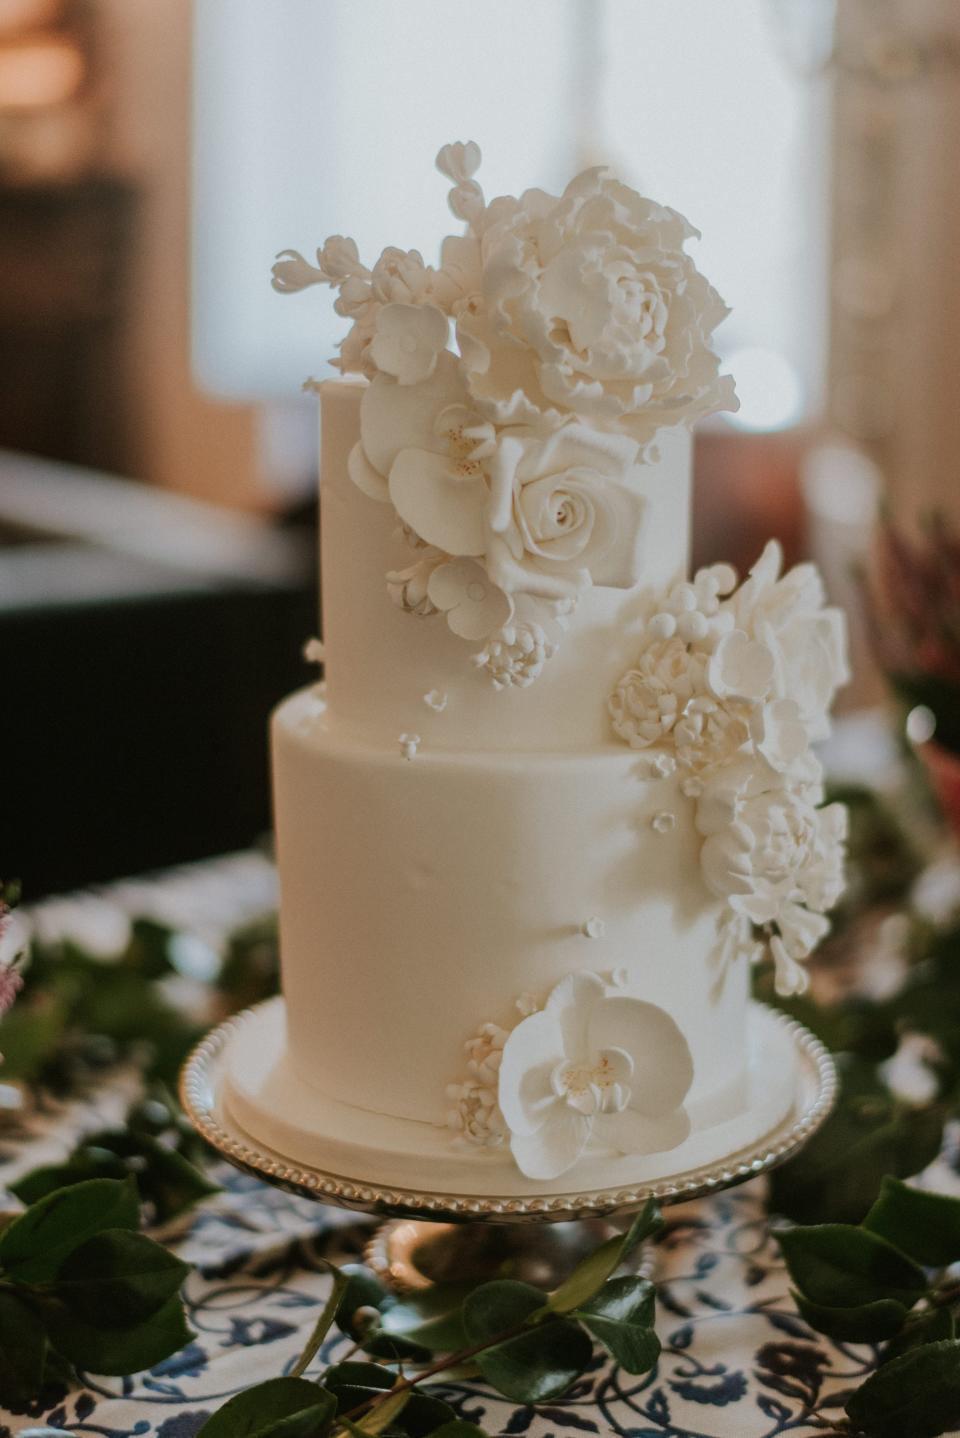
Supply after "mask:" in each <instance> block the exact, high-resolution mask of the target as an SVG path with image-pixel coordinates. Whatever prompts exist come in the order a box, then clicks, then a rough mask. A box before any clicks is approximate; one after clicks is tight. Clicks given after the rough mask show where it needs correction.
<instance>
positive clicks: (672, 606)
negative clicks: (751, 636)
mask: <svg viewBox="0 0 960 1438" xmlns="http://www.w3.org/2000/svg"><path fill="white" fill-rule="evenodd" d="M736 582H737V578H736V574H735V572H734V570H733V569H732V568H731V567H730V565H728V564H716V565H713V566H712V567H711V568H710V569H702V570H700V571H699V572H698V573H697V575H696V576H695V578H694V581H693V583H692V584H687V583H679V584H675V585H673V587H672V588H671V589H670V590H669V591H668V592H667V593H666V594H665V595H664V596H662V601H660V602H658V603H657V607H656V609H655V611H654V613H652V614H651V616H650V618H649V619H648V620H647V623H646V626H645V629H644V634H643V640H642V643H641V648H640V651H639V653H638V655H637V659H636V662H635V664H634V665H633V666H632V667H631V668H630V669H628V670H627V672H626V673H625V674H624V675H623V676H622V677H621V678H620V680H619V681H618V683H617V685H616V687H615V689H614V691H613V694H612V695H611V697H610V702H609V707H610V715H611V718H612V720H613V727H614V730H615V731H616V733H617V734H618V735H619V736H620V738H621V739H625V740H626V741H627V743H628V744H629V745H630V746H631V747H632V748H634V749H645V748H647V747H648V746H650V745H653V744H659V743H661V742H662V741H663V740H664V739H665V738H666V737H667V736H668V735H670V734H671V731H673V730H674V729H675V727H676V726H677V725H678V724H679V726H680V727H679V732H678V733H677V735H676V736H675V737H676V740H677V741H681V739H682V740H683V741H689V740H692V738H693V730H694V729H695V728H696V721H694V722H693V723H691V722H690V721H691V719H692V716H693V715H694V714H696V713H697V712H698V710H697V707H696V706H697V704H698V703H699V701H700V700H701V699H703V698H704V697H705V696H706V683H705V680H706V675H705V669H706V664H707V654H708V651H709V648H710V646H711V644H714V643H716V642H717V641H718V640H719V639H720V638H721V637H722V635H723V634H725V633H726V632H727V631H728V629H729V628H731V627H732V625H733V616H732V615H731V614H730V613H729V612H728V611H726V610H723V609H722V608H721V598H722V597H723V596H725V595H728V594H729V593H730V592H731V590H732V589H733V588H734V586H735V585H736Z"/></svg>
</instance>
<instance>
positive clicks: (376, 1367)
mask: <svg viewBox="0 0 960 1438" xmlns="http://www.w3.org/2000/svg"><path fill="white" fill-rule="evenodd" d="M396 1381H397V1375H396V1374H395V1373H391V1371H390V1369H389V1368H381V1366H380V1364H379V1363H361V1362H355V1361H352V1360H348V1361H347V1362H345V1363H334V1364H333V1366H332V1367H331V1368H328V1369H327V1371H326V1373H325V1374H324V1375H323V1386H324V1388H326V1389H327V1390H328V1391H329V1392H330V1393H334V1394H336V1395H337V1396H338V1397H339V1396H340V1395H341V1394H342V1393H344V1392H345V1391H346V1390H347V1389H349V1390H350V1391H351V1393H355V1392H360V1391H363V1392H365V1393H366V1394H367V1395H368V1396H369V1394H370V1393H371V1392H374V1391H378V1390H379V1391H381V1392H383V1391H386V1390H388V1389H390V1388H392V1387H393V1385H394V1383H396ZM357 1401H358V1402H359V1399H358V1400H357ZM340 1407H341V1408H343V1407H344V1405H343V1404H342V1403H341V1404H340Z"/></svg>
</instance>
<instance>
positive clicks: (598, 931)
mask: <svg viewBox="0 0 960 1438" xmlns="http://www.w3.org/2000/svg"><path fill="white" fill-rule="evenodd" d="M606 932H607V926H606V924H605V923H604V922H603V920H602V919H598V918H597V917H596V916H594V917H593V918H590V919H587V921H586V923H585V924H584V926H583V928H582V930H581V933H582V934H583V935H584V937H585V938H588V939H602V938H603V936H604V934H605V933H606Z"/></svg>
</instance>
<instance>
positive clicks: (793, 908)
mask: <svg viewBox="0 0 960 1438" xmlns="http://www.w3.org/2000/svg"><path fill="white" fill-rule="evenodd" d="M781 566H782V554H781V551H780V546H779V545H778V544H776V543H775V542H773V541H771V543H770V544H768V545H767V547H766V549H765V550H764V552H763V554H762V555H761V557H760V559H759V561H758V562H757V564H756V565H755V566H754V568H753V569H752V570H751V571H750V575H749V577H748V579H747V580H746V581H745V582H744V583H743V584H742V585H741V586H740V587H739V588H737V587H736V576H735V574H734V572H733V570H732V569H731V568H730V566H729V565H723V564H721V565H714V566H712V567H710V568H708V569H702V570H700V571H699V573H698V574H697V575H696V576H695V577H694V579H693V581H692V583H690V584H677V585H674V586H673V587H672V588H671V589H669V590H668V591H666V592H665V593H661V594H659V595H656V596H654V597H653V598H652V599H651V601H650V606H649V611H648V615H647V618H646V621H645V624H644V626H643V631H642V635H641V639H640V644H639V647H638V652H637V658H636V660H635V662H634V664H633V665H632V667H631V668H630V669H629V670H628V671H627V672H626V673H625V674H624V675H623V676H622V677H621V679H620V681H619V682H618V684H617V685H616V687H615V689H614V692H613V694H612V696H611V698H610V706H609V707H610V714H611V718H612V721H613V727H614V730H615V732H616V733H617V735H618V736H619V737H620V738H621V739H623V740H625V741H626V742H627V743H628V744H630V745H631V747H632V748H634V749H638V750H643V751H645V752H647V753H648V756H649V762H650V767H651V773H658V774H660V775H663V774H667V773H671V772H674V771H677V772H679V773H680V775H681V787H682V790H683V792H684V794H685V795H686V796H687V797H688V798H689V799H690V800H691V802H692V803H693V804H694V805H695V808H696V818H695V822H696V826H697V829H698V830H699V832H700V833H701V834H702V835H703V838H704V843H703V847H702V849H701V856H700V860H701V867H702V871H703V877H704V880H705V881H706V884H707V887H708V888H709V889H710V890H711V892H712V893H714V894H716V895H717V896H718V897H719V898H721V899H723V900H725V901H726V906H727V913H726V915H725V919H724V923H723V933H722V935H721V944H722V947H723V949H724V952H725V953H727V954H728V955H730V954H731V953H735V952H736V951H737V950H739V951H740V952H741V953H750V954H756V953H762V952H763V950H764V944H763V943H762V942H761V943H759V944H758V942H757V938H758V936H759V937H760V939H761V940H766V941H767V943H768V944H769V950H770V953H771V955H772V957H773V960H774V964H775V966H776V983H777V989H778V992H780V993H781V994H785V995H786V994H791V993H798V992H801V991H802V990H803V989H804V988H805V987H806V985H807V975H806V972H805V970H804V969H803V968H802V967H801V961H802V960H803V959H805V958H807V957H808V956H809V954H810V953H811V952H812V950H813V949H814V948H815V946H816V945H817V944H818V943H819V941H820V940H821V939H822V938H823V937H824V935H825V934H826V933H827V931H828V930H829V927H830V925H829V921H828V919H827V917H826V915H827V913H828V912H829V910H830V909H831V908H833V906H834V905H835V904H836V903H837V901H838V899H839V897H840V894H841V892H842V890H843V859H844V841H845V839H846V831H847V816H846V810H845V808H844V807H843V805H842V804H828V805H825V806H824V797H825V796H824V783H823V768H822V765H821V763H820V761H819V759H818V758H817V756H816V754H815V753H814V752H813V750H812V748H811V745H812V744H813V743H814V741H816V740H817V739H822V738H824V737H825V736H826V734H827V733H828V732H829V727H830V726H829V711H830V705H831V703H832V701H833V696H834V694H835V692H836V690H837V688H838V687H839V685H841V684H842V683H844V682H845V681H846V679H847V678H848V670H847V660H846V642H845V624H844V618H843V615H842V613H841V612H840V611H839V610H837V609H832V608H829V607H827V606H826V605H825V603H824V595H823V586H822V583H821V580H820V576H819V574H818V573H817V571H816V569H815V568H814V566H813V565H811V564H801V565H798V566H797V567H796V568H795V569H792V570H790V571H789V573H787V574H785V575H783V576H782V577H781V574H780V570H781Z"/></svg>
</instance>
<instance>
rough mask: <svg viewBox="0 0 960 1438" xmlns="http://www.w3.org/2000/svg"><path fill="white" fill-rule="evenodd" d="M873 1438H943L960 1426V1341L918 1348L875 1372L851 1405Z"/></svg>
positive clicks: (851, 1411)
mask: <svg viewBox="0 0 960 1438" xmlns="http://www.w3.org/2000/svg"><path fill="white" fill-rule="evenodd" d="M847 1415H848V1416H849V1418H850V1419H851V1421H852V1422H853V1423H855V1424H858V1425H859V1427H860V1428H861V1429H863V1430H864V1431H865V1432H867V1433H869V1434H870V1438H907V1435H909V1438H939V1435H940V1434H941V1433H946V1432H948V1431H949V1430H950V1429H952V1428H956V1427H958V1426H960V1343H956V1342H952V1343H951V1342H946V1343H929V1344H926V1345H925V1346H924V1347H922V1348H913V1349H911V1350H910V1352H909V1353H905V1354H903V1356H902V1357H901V1358H895V1359H894V1360H893V1362H892V1363H885V1364H884V1365H883V1367H882V1368H878V1369H877V1371H876V1373H873V1374H871V1376H870V1377H869V1378H868V1379H867V1381H866V1383H864V1384H863V1386H862V1387H861V1388H858V1389H857V1391H856V1393H854V1394H853V1396H852V1398H850V1399H849V1400H848V1402H847Z"/></svg>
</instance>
